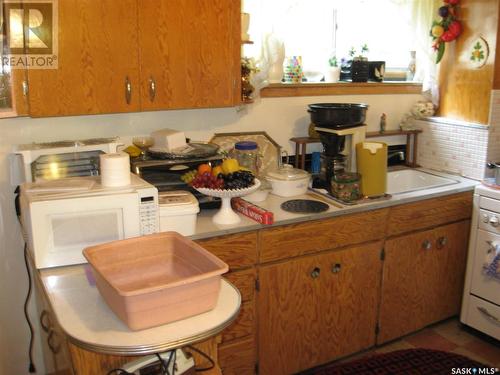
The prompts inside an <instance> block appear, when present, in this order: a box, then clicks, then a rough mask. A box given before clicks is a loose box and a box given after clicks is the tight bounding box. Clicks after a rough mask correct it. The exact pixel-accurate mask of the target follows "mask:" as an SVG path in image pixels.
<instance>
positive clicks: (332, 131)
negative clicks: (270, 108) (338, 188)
mask: <svg viewBox="0 0 500 375" xmlns="http://www.w3.org/2000/svg"><path fill="white" fill-rule="evenodd" d="M367 108H368V106H367V105H366V104H347V103H319V104H311V105H309V110H308V112H309V113H310V114H311V121H312V123H313V125H314V130H315V131H316V132H317V133H318V134H319V138H320V141H321V143H322V144H323V153H322V154H321V157H320V160H321V170H320V175H319V178H316V179H315V180H314V181H313V186H314V187H321V188H324V189H326V190H328V191H329V192H331V183H330V181H331V179H332V177H333V176H334V174H336V173H341V172H356V145H357V144H358V143H360V142H363V141H364V140H365V137H366V124H365V123H364V122H365V118H366V110H367Z"/></svg>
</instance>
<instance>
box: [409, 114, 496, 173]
mask: <svg viewBox="0 0 500 375" xmlns="http://www.w3.org/2000/svg"><path fill="white" fill-rule="evenodd" d="M416 124H417V126H418V127H419V128H421V129H422V130H423V133H422V134H421V135H420V136H419V139H418V149H417V154H418V156H417V161H418V163H419V164H420V165H421V166H422V167H425V168H430V169H434V170H438V171H444V172H450V173H455V174H459V175H461V176H464V177H469V178H473V179H477V180H480V179H482V178H483V176H484V166H485V163H486V158H487V152H488V138H489V137H488V135H489V127H488V126H484V125H473V124H458V123H455V122H449V121H446V120H443V121H442V120H441V119H432V120H429V121H417V122H416Z"/></svg>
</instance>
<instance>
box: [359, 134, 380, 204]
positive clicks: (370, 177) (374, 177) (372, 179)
mask: <svg viewBox="0 0 500 375" xmlns="http://www.w3.org/2000/svg"><path fill="white" fill-rule="evenodd" d="M356 167H357V172H358V173H359V174H361V194H363V195H364V196H367V197H377V196H381V195H384V194H385V192H386V190H387V144H385V143H383V142H361V143H358V144H357V145H356Z"/></svg>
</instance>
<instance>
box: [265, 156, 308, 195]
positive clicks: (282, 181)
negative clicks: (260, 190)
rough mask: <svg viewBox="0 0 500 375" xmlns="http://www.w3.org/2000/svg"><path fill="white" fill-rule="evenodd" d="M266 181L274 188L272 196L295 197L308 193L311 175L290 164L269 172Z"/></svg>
mask: <svg viewBox="0 0 500 375" xmlns="http://www.w3.org/2000/svg"><path fill="white" fill-rule="evenodd" d="M266 180H267V181H269V183H270V184H271V186H272V191H271V194H274V195H278V196H280V197H293V196H295V195H301V194H305V193H306V192H307V188H308V187H309V181H310V180H311V175H310V174H309V173H307V172H306V171H304V170H302V169H296V168H293V167H292V166H291V165H290V164H284V165H283V167H282V168H279V169H278V170H276V171H272V172H269V173H268V174H267V176H266Z"/></svg>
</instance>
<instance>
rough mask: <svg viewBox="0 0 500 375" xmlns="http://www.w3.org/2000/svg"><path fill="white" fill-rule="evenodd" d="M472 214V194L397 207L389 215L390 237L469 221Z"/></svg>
mask: <svg viewBox="0 0 500 375" xmlns="http://www.w3.org/2000/svg"><path fill="white" fill-rule="evenodd" d="M471 214H472V192H467V193H460V194H454V195H450V196H446V197H440V198H435V199H428V200H425V201H421V202H415V203H410V204H405V205H401V206H396V207H393V208H391V211H390V214H389V227H388V230H387V235H388V236H393V235H396V234H401V233H406V232H411V231H415V230H418V229H424V228H431V227H434V226H437V225H442V224H446V223H451V222H453V221H459V220H465V219H469V218H470V217H471Z"/></svg>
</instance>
